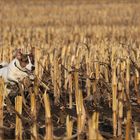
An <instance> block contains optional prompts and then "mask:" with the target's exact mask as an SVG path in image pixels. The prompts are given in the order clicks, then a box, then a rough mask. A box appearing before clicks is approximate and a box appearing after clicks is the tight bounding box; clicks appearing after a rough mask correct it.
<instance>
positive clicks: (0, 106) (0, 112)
mask: <svg viewBox="0 0 140 140" xmlns="http://www.w3.org/2000/svg"><path fill="white" fill-rule="evenodd" d="M2 94H3V93H2V91H1V90H0V127H1V128H2V127H3V96H2ZM0 140H3V130H2V129H1V130H0Z"/></svg>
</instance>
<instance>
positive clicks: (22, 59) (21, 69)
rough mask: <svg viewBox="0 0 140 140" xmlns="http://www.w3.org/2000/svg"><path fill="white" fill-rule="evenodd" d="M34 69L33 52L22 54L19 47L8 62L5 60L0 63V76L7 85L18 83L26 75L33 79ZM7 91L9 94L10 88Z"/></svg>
mask: <svg viewBox="0 0 140 140" xmlns="http://www.w3.org/2000/svg"><path fill="white" fill-rule="evenodd" d="M34 70H35V65H34V53H33V52H31V53H30V54H24V53H22V52H21V50H20V49H19V50H18V51H17V52H16V55H15V56H14V58H13V60H12V61H11V62H10V63H9V64H8V63H7V62H3V63H1V64H0V76H1V77H2V78H3V79H4V82H5V84H7V85H8V84H11V85H15V84H17V85H18V83H19V82H21V81H22V80H23V79H24V78H26V77H28V76H29V77H30V79H31V80H33V79H34V74H33V72H34ZM7 92H8V93H7V94H9V93H10V90H7Z"/></svg>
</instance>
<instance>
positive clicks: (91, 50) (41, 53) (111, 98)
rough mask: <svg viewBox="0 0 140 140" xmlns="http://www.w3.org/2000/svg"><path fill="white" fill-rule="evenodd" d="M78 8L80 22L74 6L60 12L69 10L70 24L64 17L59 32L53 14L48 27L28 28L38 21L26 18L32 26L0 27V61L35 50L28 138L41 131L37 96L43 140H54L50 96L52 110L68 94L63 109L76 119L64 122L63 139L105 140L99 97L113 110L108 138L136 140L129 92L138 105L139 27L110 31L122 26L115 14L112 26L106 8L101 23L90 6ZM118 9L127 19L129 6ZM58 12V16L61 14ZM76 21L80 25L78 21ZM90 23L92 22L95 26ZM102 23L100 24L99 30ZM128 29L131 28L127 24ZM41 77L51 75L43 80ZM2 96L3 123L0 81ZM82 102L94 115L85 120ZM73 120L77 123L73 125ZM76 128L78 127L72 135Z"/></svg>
mask: <svg viewBox="0 0 140 140" xmlns="http://www.w3.org/2000/svg"><path fill="white" fill-rule="evenodd" d="M112 7H114V5H113V6H112ZM80 8H81V9H80V11H81V13H80V15H79V17H78V16H77V15H76V14H75V13H76V7H75V6H74V7H67V6H66V8H65V7H63V9H62V11H65V12H63V13H69V11H70V9H72V10H71V12H70V14H71V18H70V19H71V22H68V21H69V18H66V17H67V16H66V15H65V14H62V15H63V18H64V19H65V20H64V22H63V23H60V25H59V26H60V27H58V26H56V25H57V24H59V21H57V19H56V17H55V16H53V15H52V21H53V23H55V24H54V25H52V26H48V27H47V28H46V27H32V28H31V27H30V26H29V25H28V24H29V23H30V22H32V23H34V22H35V21H36V22H37V23H38V24H41V23H40V21H41V20H39V19H38V20H36V19H34V18H33V19H32V21H31V19H29V21H30V22H29V21H28V22H27V23H24V24H25V28H20V27H16V24H15V25H13V26H11V27H10V26H8V27H2V42H3V44H2V45H1V47H0V62H3V61H7V62H10V61H11V60H12V57H13V55H14V50H15V49H16V48H17V47H19V48H22V50H23V52H29V51H30V50H31V49H32V47H35V67H36V69H35V75H36V78H35V82H34V92H33V93H30V94H31V95H30V103H31V114H32V116H33V118H34V120H35V121H34V123H33V125H32V126H31V133H32V135H33V137H32V139H38V138H39V137H38V134H37V133H38V128H37V127H39V126H38V125H37V123H36V120H37V116H36V115H37V100H36V97H38V96H39V97H40V96H41V97H40V98H41V102H42V104H43V105H44V108H45V116H44V118H45V136H44V139H45V140H52V139H54V138H56V137H55V136H54V134H53V130H54V127H53V120H52V115H53V114H52V113H51V110H52V108H51V103H50V97H49V96H50V92H51V94H53V97H54V103H55V105H57V104H59V103H61V101H60V99H61V96H63V95H64V94H66V95H68V99H67V100H66V106H67V107H68V108H69V109H71V110H72V109H74V108H76V118H75V119H73V117H72V116H70V115H69V114H67V116H66V118H65V127H66V134H65V136H64V139H69V140H70V139H73V138H77V139H78V140H80V139H82V138H83V134H85V135H86V138H88V139H91V140H92V139H97V140H101V139H104V137H103V136H104V135H105V134H103V133H102V132H100V130H99V125H100V118H102V116H101V115H102V112H100V106H101V105H102V104H100V101H101V97H102V96H103V99H104V102H106V103H107V107H108V108H109V109H111V114H112V116H111V126H112V128H113V130H112V131H113V132H112V134H113V135H112V138H117V137H119V138H121V139H126V140H128V139H130V138H132V137H133V133H134V132H135V138H136V139H139V137H140V133H139V132H138V130H139V129H138V128H137V124H135V126H134V127H135V129H134V130H132V129H133V127H132V106H131V97H132V96H134V94H133V93H132V91H134V92H135V93H136V97H137V98H136V100H137V103H138V104H139V103H140V93H139V72H140V64H139V61H140V57H139V55H140V54H139V52H140V47H139V46H140V45H139V41H140V40H139V34H140V29H139V28H138V27H137V26H128V27H125V26H123V25H122V26H119V24H118V25H116V26H109V25H110V24H111V23H116V24H117V23H121V22H120V21H122V22H123V18H124V17H123V16H121V15H119V16H118V19H117V20H118V21H115V19H114V18H110V16H107V17H106V14H107V13H110V10H109V8H107V9H106V8H105V9H101V13H102V14H99V18H96V16H95V15H97V13H96V12H95V13H93V14H94V18H92V17H93V15H92V11H91V10H90V8H91V6H89V7H88V6H87V7H84V6H83V5H81V7H80ZM136 8H138V7H136ZM52 9H53V10H54V11H56V13H57V12H58V11H59V10H60V9H56V8H55V7H52ZM83 9H84V10H83ZM88 9H89V14H88V16H87V13H86V12H87V11H88ZM95 9H98V7H95ZM112 9H113V8H112ZM116 9H117V8H116ZM118 9H119V10H118ZM118 9H117V11H120V9H121V10H122V11H123V12H125V11H124V9H126V10H127V12H128V14H130V17H131V16H132V11H131V10H132V8H131V6H130V5H128V7H126V6H124V7H122V5H121V4H120V6H119V7H118ZM34 10H35V9H34ZM38 10H39V9H38ZM103 10H105V11H103ZM97 11H98V10H97ZM59 12H60V15H61V10H60V11H59ZM11 14H12V13H11ZM74 15H75V16H76V17H74ZM81 15H84V16H85V17H86V18H82V17H83V16H81ZM69 16H70V15H69V14H68V17H69ZM115 16H116V15H115ZM104 17H106V18H104ZM40 18H41V17H40ZM128 18H129V16H128ZM41 19H42V23H43V22H48V23H49V22H50V21H49V20H50V18H46V20H44V19H43V18H41ZM77 19H80V20H79V21H78V20H77ZM93 19H95V20H93ZM101 19H102V20H101ZM105 19H108V20H105ZM67 20H68V21H67ZM128 20H130V19H128ZM62 21H63V20H62ZM62 21H61V22H62ZM80 22H82V23H80ZM102 22H103V23H102ZM18 23H20V21H18V22H17V24H18ZM75 23H79V24H76V26H74V27H73V28H72V27H71V26H72V25H75ZM86 23H89V24H86ZM91 23H92V24H93V23H94V26H93V25H92V24H91ZM101 23H102V24H103V25H100V24H101ZM84 24H85V25H86V26H84ZM104 24H105V25H104ZM124 24H125V23H124ZM128 24H130V23H129V22H128ZM41 25H42V24H41ZM66 25H67V26H66ZM70 25H71V26H70ZM99 25H100V26H99ZM107 25H108V26H107ZM26 26H27V27H28V28H26ZM45 72H46V73H47V72H48V73H49V74H48V77H47V78H46V79H45V80H43V78H44V73H45ZM39 85H42V86H43V87H44V89H45V92H44V93H41V95H40V94H39V92H40V89H39ZM132 86H133V87H132ZM132 88H134V90H132ZM43 91H44V90H43ZM41 92H42V91H41ZM64 92H65V93H64ZM101 92H102V93H101ZM0 93H1V95H3V96H1V95H0V112H1V113H0V114H1V115H0V118H2V117H3V114H2V111H1V110H2V108H3V106H2V104H3V103H2V102H3V98H4V97H5V96H6V92H5V86H4V83H3V80H0ZM102 94H103V95H102ZM86 100H92V103H93V104H94V106H92V115H89V113H88V111H87V108H86V107H85V101H86ZM15 103H16V104H15V109H16V111H17V112H18V113H19V114H22V98H21V97H16V102H15ZM0 120H2V119H0ZM125 120H126V121H125ZM74 121H76V124H75V123H74ZM2 125H3V121H0V127H1V126H2ZM74 128H76V132H75V130H74ZM15 131H16V132H15V136H16V139H22V121H21V120H20V118H19V117H18V116H16V130H15ZM133 131H134V132H133ZM74 133H76V135H74ZM101 134H102V135H103V136H102V135H101ZM0 138H1V137H0Z"/></svg>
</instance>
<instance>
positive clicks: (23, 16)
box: [0, 0, 140, 27]
mask: <svg viewBox="0 0 140 140" xmlns="http://www.w3.org/2000/svg"><path fill="white" fill-rule="evenodd" d="M139 9H140V2H138V1H130V0H122V1H121V2H120V1H115V2H114V1H113V2H112V1H111V0H100V1H96V0H95V1H94V0H93V1H90V0H87V1H84V0H81V1H80V0H79V1H77V0H71V1H70V0H65V1H64V2H63V1H62V0H59V1H56V0H52V1H47V0H46V1H43V0H39V1H36V0H35V1H32V0H31V1H26V0H21V1H20V2H19V1H15V0H14V1H13V0H12V1H8V0H6V1H4V0H3V1H2V2H1V5H0V12H1V23H0V24H1V25H16V26H22V27H23V26H57V27H58V26H74V25H78V26H84V25H86V26H89V25H98V26H102V25H105V26H113V25H115V26H128V25H129V26H139V21H140V15H139V12H138V11H139Z"/></svg>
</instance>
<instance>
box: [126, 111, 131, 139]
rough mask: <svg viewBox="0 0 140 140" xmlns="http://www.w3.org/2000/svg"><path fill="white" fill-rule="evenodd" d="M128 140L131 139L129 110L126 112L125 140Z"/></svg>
mask: <svg viewBox="0 0 140 140" xmlns="http://www.w3.org/2000/svg"><path fill="white" fill-rule="evenodd" d="M130 139H131V110H128V111H127V120H126V130H125V140H130Z"/></svg>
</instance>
